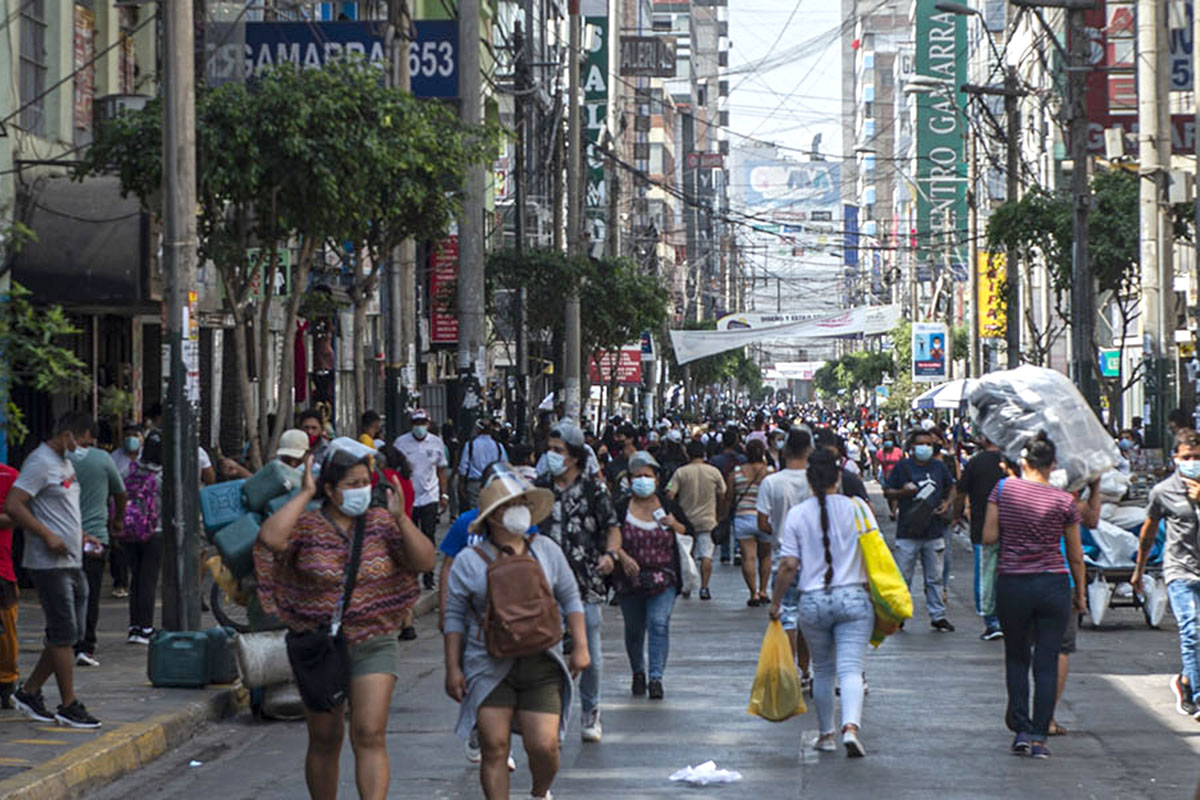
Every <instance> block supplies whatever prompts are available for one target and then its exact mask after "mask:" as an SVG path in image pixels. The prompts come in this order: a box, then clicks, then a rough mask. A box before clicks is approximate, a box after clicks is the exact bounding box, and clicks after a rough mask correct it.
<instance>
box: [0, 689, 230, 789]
mask: <svg viewBox="0 0 1200 800" xmlns="http://www.w3.org/2000/svg"><path fill="white" fill-rule="evenodd" d="M243 705H244V704H243V703H242V702H241V701H240V699H239V694H238V692H237V690H236V689H234V688H232V687H230V688H226V689H222V690H220V691H218V692H216V693H215V694H214V695H213V696H212V697H211V698H209V699H208V700H207V701H199V702H193V703H188V705H187V706H185V707H184V708H183V709H182V710H180V711H172V712H168V713H165V714H159V715H158V716H155V717H151V718H150V719H147V720H143V721H141V722H130V723H128V724H125V725H122V726H120V727H119V728H116V729H114V730H112V731H110V732H108V733H106V734H104V735H102V736H100V737H99V738H97V739H94V740H92V741H90V742H88V743H87V744H83V745H80V746H79V747H76V748H73V749H71V750H69V751H67V752H66V753H63V754H62V755H60V756H58V757H56V758H54V759H51V760H50V761H47V762H46V763H44V764H40V765H38V766H36V767H34V768H33V769H31V770H29V771H28V772H23V773H20V774H19V775H15V776H13V777H11V778H8V779H7V780H4V781H0V797H3V798H5V799H6V800H61V799H62V798H69V797H78V796H79V795H81V794H83V793H84V792H86V791H87V790H89V789H95V788H98V787H100V786H104V785H105V784H108V783H110V782H112V781H114V780H116V779H117V778H119V777H121V776H122V775H125V774H127V773H129V772H132V771H133V770H135V769H138V768H139V767H142V766H144V765H145V764H148V763H150V762H151V761H153V760H154V759H156V758H158V757H159V756H161V755H163V754H164V753H166V752H168V751H169V750H172V749H174V748H176V747H178V746H179V745H181V744H183V743H184V742H185V741H187V740H188V739H190V738H192V736H193V735H195V733H196V730H197V729H198V728H199V727H200V726H201V725H203V724H204V723H206V722H210V721H212V720H216V719H221V718H223V717H227V716H230V715H232V714H235V713H237V712H238V710H239V709H240V708H241V707H242V706H243Z"/></svg>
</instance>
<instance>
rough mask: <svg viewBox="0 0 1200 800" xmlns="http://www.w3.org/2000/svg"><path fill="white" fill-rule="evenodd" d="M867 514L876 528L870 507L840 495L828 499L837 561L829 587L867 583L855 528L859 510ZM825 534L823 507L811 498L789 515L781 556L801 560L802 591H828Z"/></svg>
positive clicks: (832, 552)
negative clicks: (823, 532)
mask: <svg viewBox="0 0 1200 800" xmlns="http://www.w3.org/2000/svg"><path fill="white" fill-rule="evenodd" d="M856 505H857V506H858V508H860V509H862V510H863V511H865V512H866V514H867V515H868V517H869V518H870V520H871V522H872V524H874V520H875V517H874V515H873V514H871V509H869V508H867V504H866V503H864V502H862V501H861V500H858V499H857V498H850V497H846V496H844V495H840V494H831V495H826V497H825V507H826V511H827V512H828V514H829V554H830V556H832V561H833V580H831V581H830V583H829V585H830V586H831V587H832V586H847V585H850V584H855V583H866V582H867V571H866V569H865V568H864V567H863V560H862V550H860V549H859V546H858V526H857V525H855V524H854V508H855V506H856ZM823 538H824V537H823V535H822V531H821V506H820V503H819V502H818V500H817V498H815V497H810V498H809V499H808V500H805V501H804V502H803V503H801V504H800V505H798V506H796V507H795V508H793V509H792V510H791V511H789V512H788V515H787V520H786V521H785V522H784V523H783V535H782V536H781V537H780V548H779V550H780V555H781V556H782V557H784V558H789V557H790V558H796V559H799V560H800V572H799V581H800V591H802V592H815V591H819V590H821V589H824V588H825V571H826V569H828V567H829V565H828V564H826V563H825V544H824V542H823Z"/></svg>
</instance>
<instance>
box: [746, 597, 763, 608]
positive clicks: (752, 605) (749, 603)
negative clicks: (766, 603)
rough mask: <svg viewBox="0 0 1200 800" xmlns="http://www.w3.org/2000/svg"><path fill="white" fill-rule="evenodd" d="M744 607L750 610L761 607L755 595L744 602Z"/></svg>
mask: <svg viewBox="0 0 1200 800" xmlns="http://www.w3.org/2000/svg"><path fill="white" fill-rule="evenodd" d="M746 605H747V606H749V607H750V608H758V607H759V606H760V605H762V602H761V601H760V600H759V599H758V596H757V595H755V596H754V597H751V598H750V599H749V600H747V601H746Z"/></svg>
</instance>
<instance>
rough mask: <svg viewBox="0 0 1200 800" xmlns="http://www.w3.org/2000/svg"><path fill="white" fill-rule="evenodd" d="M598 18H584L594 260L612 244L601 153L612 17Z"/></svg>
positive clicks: (588, 212)
mask: <svg viewBox="0 0 1200 800" xmlns="http://www.w3.org/2000/svg"><path fill="white" fill-rule="evenodd" d="M595 10H596V11H603V12H605V13H603V14H595V15H589V16H586V17H584V22H585V23H586V24H587V26H588V27H589V28H590V29H591V45H592V46H591V49H589V50H588V52H587V57H586V58H585V60H584V64H583V125H584V137H585V142H586V145H585V150H584V161H585V163H584V179H585V181H586V186H585V187H584V199H583V217H584V226H585V227H584V230H585V231H586V233H587V239H588V243H589V245H588V246H589V249H590V250H591V253H592V255H593V256H597V255H599V254H600V251H599V248H602V247H603V246H604V243H605V242H606V241H607V240H608V182H607V180H606V178H607V176H606V175H605V169H604V166H605V162H606V161H607V159H606V158H605V157H604V156H603V155H602V154H601V153H600V151H599V150H598V149H597V148H598V146H599V144H600V137H601V136H602V135H603V133H604V130H605V128H606V127H607V125H608V78H609V76H608V15H607V9H605V8H600V7H597V8H596V9H595Z"/></svg>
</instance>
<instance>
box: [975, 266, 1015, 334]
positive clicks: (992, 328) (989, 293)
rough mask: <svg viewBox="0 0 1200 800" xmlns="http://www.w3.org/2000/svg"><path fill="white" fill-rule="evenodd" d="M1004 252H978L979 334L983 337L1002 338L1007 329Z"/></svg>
mask: <svg viewBox="0 0 1200 800" xmlns="http://www.w3.org/2000/svg"><path fill="white" fill-rule="evenodd" d="M1006 264H1007V258H1006V256H1005V254H1004V253H985V252H982V251H981V252H980V253H979V264H978V265H977V269H978V278H977V282H976V285H977V286H978V287H979V335H980V337H982V338H984V339H989V338H990V339H1003V338H1004V331H1005V330H1006V329H1007V325H1006V322H1007V316H1006V315H1007V313H1008V312H1007V310H1006V306H1007V304H1006V303H1005V302H1004V273H1005V268H1006Z"/></svg>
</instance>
